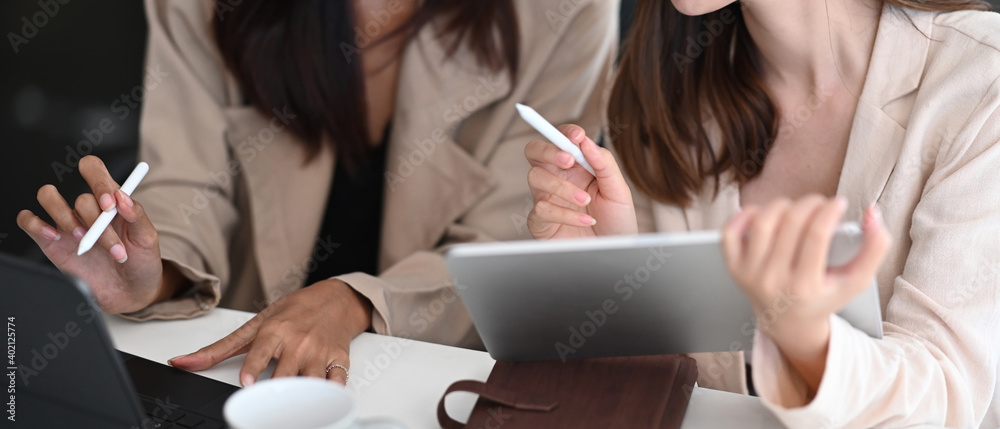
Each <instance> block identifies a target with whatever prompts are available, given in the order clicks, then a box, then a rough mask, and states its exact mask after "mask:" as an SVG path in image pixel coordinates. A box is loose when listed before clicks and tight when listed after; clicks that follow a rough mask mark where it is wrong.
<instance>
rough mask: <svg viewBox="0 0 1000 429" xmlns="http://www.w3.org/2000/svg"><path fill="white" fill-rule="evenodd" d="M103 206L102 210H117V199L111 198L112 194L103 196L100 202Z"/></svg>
mask: <svg viewBox="0 0 1000 429" xmlns="http://www.w3.org/2000/svg"><path fill="white" fill-rule="evenodd" d="M98 203H99V204H100V206H101V210H104V211H108V210H111V209H113V208H115V199H114V198H112V197H111V194H104V195H101V199H100V200H98Z"/></svg>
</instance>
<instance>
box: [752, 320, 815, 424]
mask: <svg viewBox="0 0 1000 429" xmlns="http://www.w3.org/2000/svg"><path fill="white" fill-rule="evenodd" d="M766 335H769V336H770V337H771V340H772V341H774V343H775V345H777V346H778V349H779V350H780V351H781V354H782V356H783V357H784V358H785V359H786V360H787V361H788V364H789V365H788V367H787V372H788V374H786V375H785V376H787V377H791V378H799V379H801V381H802V382H804V384H805V386H806V387H807V395H806V397H805V398H803V399H804V400H803V401H802V403H801V404H795V406H805V405H808V404H809V402H810V401H812V399H813V398H814V397H815V396H816V392H817V391H818V390H819V384H820V381H822V380H823V374H824V372H825V371H826V356H827V352H828V351H829V346H830V322H829V319H826V320H823V321H822V322H819V323H816V324H814V325H813V326H806V325H797V326H794V327H792V328H791V330H790V331H787V332H781V333H777V332H775V333H766Z"/></svg>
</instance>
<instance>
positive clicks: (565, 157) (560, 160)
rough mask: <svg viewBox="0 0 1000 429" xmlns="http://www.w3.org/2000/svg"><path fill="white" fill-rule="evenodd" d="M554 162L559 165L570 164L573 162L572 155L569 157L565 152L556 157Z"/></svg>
mask: <svg viewBox="0 0 1000 429" xmlns="http://www.w3.org/2000/svg"><path fill="white" fill-rule="evenodd" d="M556 162H558V163H559V165H567V164H570V163H572V162H573V155H570V154H568V153H566V152H562V153H560V154H559V155H556Z"/></svg>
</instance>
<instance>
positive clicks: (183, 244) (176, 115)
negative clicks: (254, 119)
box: [124, 0, 239, 320]
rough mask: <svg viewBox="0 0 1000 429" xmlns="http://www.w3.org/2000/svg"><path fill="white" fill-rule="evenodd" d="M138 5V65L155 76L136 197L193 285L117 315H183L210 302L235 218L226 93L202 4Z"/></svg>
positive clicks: (224, 273)
mask: <svg viewBox="0 0 1000 429" xmlns="http://www.w3.org/2000/svg"><path fill="white" fill-rule="evenodd" d="M145 5H146V15H147V20H148V23H149V39H148V42H147V43H148V45H147V50H146V66H147V67H148V68H151V69H155V70H159V71H160V72H161V74H162V75H163V77H162V80H161V81H160V82H159V83H157V84H156V86H155V87H153V86H147V89H146V92H145V96H144V100H143V106H142V118H141V121H140V130H139V134H140V143H139V159H140V160H142V161H146V162H147V163H149V173H148V175H147V176H146V179H145V180H144V181H143V183H142V185H141V186H140V187H139V188H138V189H137V190H136V193H135V198H136V200H138V201H140V202H141V203H142V204H143V207H144V208H145V209H146V213H147V214H148V215H149V217H150V220H152V222H153V225H156V230H157V233H158V234H159V241H160V253H161V256H162V258H163V260H164V261H165V262H171V263H174V264H175V265H176V266H177V267H178V268H179V269H180V271H181V272H182V273H183V274H184V275H185V276H186V277H188V278H189V279H191V281H192V282H193V283H194V285H193V287H192V288H190V289H189V290H187V291H182V292H181V293H180V294H178V296H177V297H175V299H172V300H170V301H166V302H160V303H156V304H153V305H152V306H150V307H147V308H146V309H143V310H140V311H138V312H135V313H131V314H127V315H124V316H125V317H127V318H131V319H135V320H148V319H176V318H189V317H194V316H197V315H200V314H203V313H205V312H207V311H208V310H210V309H211V308H213V307H215V306H216V305H217V304H218V300H219V297H220V296H221V294H222V291H221V290H220V288H221V287H222V286H223V285H225V284H227V283H228V281H227V280H228V273H229V269H230V267H229V261H228V256H227V255H228V248H227V246H228V243H229V242H230V239H231V237H232V235H233V232H234V230H235V228H236V227H237V225H238V223H239V216H238V211H237V209H236V207H235V205H234V202H233V201H234V183H233V182H235V180H234V179H233V177H234V175H233V174H232V172H233V168H232V167H233V165H232V163H233V161H232V160H231V157H230V156H229V151H228V149H227V148H228V145H227V144H226V142H225V138H224V132H225V127H226V119H225V116H224V114H223V107H224V105H225V103H226V100H227V97H228V94H230V92H229V89H228V86H227V85H228V84H227V82H228V81H227V77H226V74H225V67H224V66H223V63H222V60H221V58H220V57H219V54H218V50H217V49H214V46H212V45H211V40H212V38H211V36H210V35H209V29H210V28H211V20H212V19H213V15H212V11H211V5H210V4H209V3H208V2H193V1H192V2H188V1H185V2H173V1H167V0H146V4H145ZM147 84H148V83H147ZM227 179H228V180H227Z"/></svg>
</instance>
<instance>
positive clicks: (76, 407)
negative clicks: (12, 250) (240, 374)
mask: <svg viewBox="0 0 1000 429" xmlns="http://www.w3.org/2000/svg"><path fill="white" fill-rule="evenodd" d="M0 317H2V318H3V323H4V324H5V325H6V329H5V333H4V338H3V341H4V343H5V344H6V346H7V347H6V352H5V354H4V355H3V361H4V362H3V368H4V379H3V381H2V382H3V394H2V395H0V398H2V399H3V402H4V403H5V405H4V414H3V419H4V422H3V423H5V424H3V425H0V426H2V427H17V428H46V429H48V428H136V429H140V428H141V429H146V428H179V429H180V428H199V429H202V428H213V429H217V428H224V427H226V425H225V421H224V420H223V417H222V406H223V404H224V403H225V401H226V399H227V398H229V395H231V394H232V393H233V392H235V391H236V390H237V389H238V388H237V387H235V386H232V385H229V384H226V383H221V382H219V381H216V380H212V379H209V378H206V377H202V376H200V375H196V374H192V373H189V372H185V371H181V370H179V369H176V368H172V367H170V366H167V365H162V364H159V363H156V362H152V361H149V360H146V359H143V358H140V357H137V356H132V355H129V354H127V353H124V352H119V351H116V350H115V349H114V348H113V346H112V342H111V338H110V336H109V335H108V332H107V330H106V329H105V327H104V320H103V319H102V313H101V310H100V308H99V307H98V306H97V304H96V302H95V301H94V299H93V296H92V295H91V294H90V290H89V288H88V287H87V286H86V285H85V284H84V283H83V282H81V281H80V280H78V279H75V278H71V277H68V276H66V275H64V274H62V273H60V272H59V271H57V270H54V269H49V268H45V267H41V266H36V265H33V264H29V263H27V262H24V261H21V260H17V259H14V258H12V257H9V256H5V255H2V254H0Z"/></svg>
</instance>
